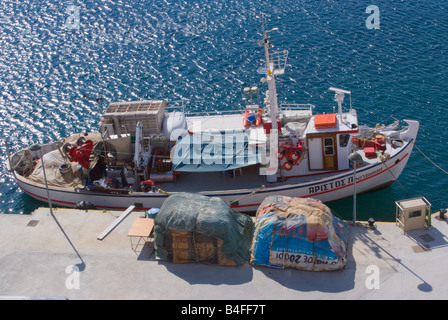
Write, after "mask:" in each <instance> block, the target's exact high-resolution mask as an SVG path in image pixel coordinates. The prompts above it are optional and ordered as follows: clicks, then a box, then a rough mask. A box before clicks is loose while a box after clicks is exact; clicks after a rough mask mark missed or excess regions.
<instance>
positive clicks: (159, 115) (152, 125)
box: [101, 100, 166, 136]
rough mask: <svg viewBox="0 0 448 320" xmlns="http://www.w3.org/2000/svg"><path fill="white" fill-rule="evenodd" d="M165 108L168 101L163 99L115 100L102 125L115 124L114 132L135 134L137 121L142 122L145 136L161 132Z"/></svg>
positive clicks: (108, 108)
mask: <svg viewBox="0 0 448 320" xmlns="http://www.w3.org/2000/svg"><path fill="white" fill-rule="evenodd" d="M165 108H166V101H163V100H145V101H130V102H113V103H111V104H110V105H109V107H107V109H106V112H105V113H104V115H103V119H102V121H101V127H102V129H103V128H106V127H107V125H109V128H110V126H113V129H114V132H113V133H114V134H115V133H130V134H132V135H134V134H135V131H136V127H137V123H138V122H140V123H141V124H142V127H143V135H144V136H150V135H153V134H159V133H160V132H161V131H162V125H163V119H164V117H165ZM117 126H118V127H117ZM109 130H110V129H109Z"/></svg>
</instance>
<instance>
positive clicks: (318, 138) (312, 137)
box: [307, 133, 338, 170]
mask: <svg viewBox="0 0 448 320" xmlns="http://www.w3.org/2000/svg"><path fill="white" fill-rule="evenodd" d="M307 146H308V162H309V163H308V164H309V168H310V170H337V169H338V157H337V146H336V135H335V134H329V133H313V134H308V135H307Z"/></svg>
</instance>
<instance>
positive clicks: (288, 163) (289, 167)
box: [283, 161, 293, 171]
mask: <svg viewBox="0 0 448 320" xmlns="http://www.w3.org/2000/svg"><path fill="white" fill-rule="evenodd" d="M291 162H292V161H287V162H285V163H284V164H283V169H285V170H286V171H291V169H292V166H293V163H291Z"/></svg>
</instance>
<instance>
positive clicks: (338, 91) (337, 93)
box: [328, 87, 352, 115]
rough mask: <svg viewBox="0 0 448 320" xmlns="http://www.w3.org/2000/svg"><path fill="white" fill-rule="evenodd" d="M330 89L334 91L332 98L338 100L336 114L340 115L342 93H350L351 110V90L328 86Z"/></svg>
mask: <svg viewBox="0 0 448 320" xmlns="http://www.w3.org/2000/svg"><path fill="white" fill-rule="evenodd" d="M328 90H330V91H334V92H335V95H334V99H335V100H336V101H337V102H338V114H339V115H342V102H343V101H344V95H345V94H349V95H350V110H351V108H352V107H351V98H352V92H351V91H348V90H344V89H338V88H334V87H330V89H328Z"/></svg>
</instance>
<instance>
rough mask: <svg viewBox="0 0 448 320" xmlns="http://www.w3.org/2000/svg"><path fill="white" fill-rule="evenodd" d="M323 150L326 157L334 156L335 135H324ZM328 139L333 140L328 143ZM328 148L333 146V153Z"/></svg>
mask: <svg viewBox="0 0 448 320" xmlns="http://www.w3.org/2000/svg"><path fill="white" fill-rule="evenodd" d="M322 140H323V146H322V147H323V151H324V156H325V157H332V156H334V155H335V154H336V153H335V141H334V138H333V137H324V138H323V139H322ZM327 140H331V145H327V143H326V141H327ZM327 148H331V150H332V151H331V153H329V152H327Z"/></svg>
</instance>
